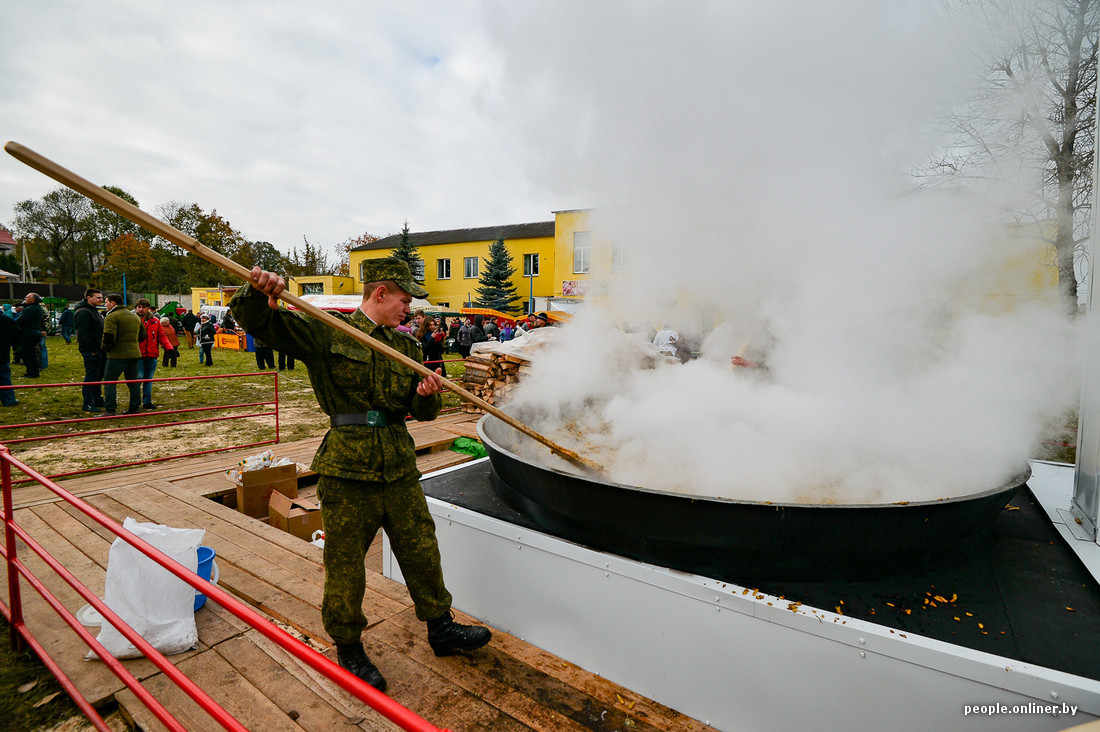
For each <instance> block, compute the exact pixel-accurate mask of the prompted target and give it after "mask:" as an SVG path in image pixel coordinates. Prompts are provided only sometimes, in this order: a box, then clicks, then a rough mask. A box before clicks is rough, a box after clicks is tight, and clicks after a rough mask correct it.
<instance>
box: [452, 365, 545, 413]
mask: <svg viewBox="0 0 1100 732" xmlns="http://www.w3.org/2000/svg"><path fill="white" fill-rule="evenodd" d="M528 368H529V362H528V361H527V360H526V359H523V358H520V357H519V356H512V355H510V354H503V353H489V352H487V351H482V352H480V353H472V354H470V357H469V358H467V359H466V373H465V374H463V376H462V381H461V382H460V383H461V384H462V387H463V388H464V389H466V391H469V392H471V393H472V394H474V395H475V396H479V397H481V398H482V399H484V400H485V401H487V402H489V403H490V404H492V405H493V406H495V407H499V406H501V405H503V404H505V403H506V402H507V400H508V392H510V391H512V390H513V389H515V388H516V385H517V384H518V383H519V379H520V376H521V375H522V374H523V373H524V372H525V371H527V369H528ZM462 409H463V411H466V412H469V413H471V414H479V413H481V412H483V411H484V410H483V409H479V408H478V407H475V406H474V405H472V404H467V403H463V405H462Z"/></svg>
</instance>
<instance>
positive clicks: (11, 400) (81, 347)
mask: <svg viewBox="0 0 1100 732" xmlns="http://www.w3.org/2000/svg"><path fill="white" fill-rule="evenodd" d="M104 308H105V311H104ZM56 322H57V327H58V330H59V332H60V335H61V337H62V338H64V339H65V343H66V344H71V343H72V341H73V338H74V337H75V339H76V344H77V349H78V351H79V353H80V355H81V358H82V359H83V366H84V378H83V382H84V384H85V386H83V387H82V405H81V409H82V410H83V411H85V412H89V413H93V414H99V413H104V414H108V415H110V414H115V413H117V410H118V403H117V388H116V387H117V385H115V384H106V385H103V384H98V383H96V382H101V381H116V380H118V379H125V380H126V381H136V382H138V383H133V384H127V389H128V390H129V396H128V401H127V404H126V408H125V410H124V411H123V414H138V413H140V411H141V410H142V409H145V410H154V409H157V406H156V404H155V403H154V402H153V382H152V381H143V380H146V379H153V378H155V376H156V373H157V368H158V365H159V366H160V367H161V368H176V367H178V365H179V356H180V350H181V348H182V347H183V345H184V344H186V346H187V348H188V350H195V349H196V348H197V350H198V351H199V354H198V360H199V364H201V365H204V366H206V367H210V366H213V365H214V358H213V348H214V345H215V341H216V340H217V335H218V334H219V333H236V332H238V328H237V323H236V321H235V320H234V318H233V314H232V311H231V310H229V309H226V310H225V312H224V313H223V314H222V316H221V318H220V319H216V318H215V317H214V316H212V315H211V314H209V313H207V312H200V313H199V314H198V315H196V314H195V313H194V312H193V311H192V310H188V311H187V312H186V313H185V314H183V315H182V316H177V315H176V314H168V315H162V314H161V313H158V312H157V311H156V310H155V309H154V307H153V305H152V304H151V303H150V302H149V301H148V300H146V299H144V298H142V299H140V300H138V301H137V302H136V303H134V308H133V310H132V311H131V310H129V309H127V308H126V307H124V303H123V299H122V296H121V295H117V294H108V295H104V293H103V292H102V291H101V290H98V289H96V288H89V289H88V290H86V291H85V293H84V298H83V300H82V301H81V302H79V303H77V305H76V306H75V307H73V308H66V309H64V310H62V311H61V313H60V314H59V315H58V317H57V321H56ZM549 324H550V320H549V318H548V316H547V314H546V313H543V312H540V313H532V314H530V315H528V316H527V317H526V318H520V319H517V320H509V319H505V318H497V317H495V316H483V315H467V316H461V317H444V316H442V315H438V314H426V313H425V312H424V311H422V310H417V311H416V312H414V313H409V314H407V315H406V316H404V318H403V320H402V322H401V324H400V325H398V326H397V327H396V328H395V330H397V331H400V332H403V333H406V334H408V335H410V336H411V337H413V338H414V339H416V341H417V342H419V343H420V346H421V349H422V352H423V357H424V362H425V364H427V365H428V366H429V367H431V368H433V369H436V368H438V369H440V372H441V373H442V374H443V375H444V376H446V375H447V371H446V359H447V356H448V355H450V354H457V355H459V356H460V357H462V358H463V359H465V358H467V357H468V356H469V355H470V349H471V348H472V347H473V345H474V344H475V343H482V342H485V341H508V340H511V339H512V338H514V337H515V335H516V334H517V332H519V331H529V330H533V329H535V328H541V327H545V326H547V325H549ZM46 330H47V313H46V311H45V309H44V308H43V306H42V298H41V297H40V296H39V295H38V294H37V293H33V292H32V293H29V294H28V295H27V296H26V297H25V298H24V299H23V301H22V302H21V303H20V304H18V305H15V306H10V305H5V306H4V309H3V313H2V314H0V407H9V406H15V405H17V404H19V400H18V399H17V398H16V396H15V390H13V389H4V388H2V387H4V386H11V384H12V381H11V366H12V365H13V364H22V365H24V366H25V367H26V374H25V376H26V378H30V379H34V378H38V377H39V376H40V374H41V370H42V369H44V368H46V367H47V365H48V353H47V349H46ZM253 345H254V350H255V356H256V368H258V369H260V370H263V369H274V368H276V353H277V362H278V366H277V368H278V370H279V371H284V370H293V369H294V367H295V357H294V354H293V353H291V352H287V351H285V350H278V351H276V349H275V348H273V347H272V346H271V345H270V344H268V343H266V342H265V341H263V340H261V339H259V338H256V337H254V338H253Z"/></svg>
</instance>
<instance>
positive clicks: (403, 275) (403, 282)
mask: <svg viewBox="0 0 1100 732" xmlns="http://www.w3.org/2000/svg"><path fill="white" fill-rule="evenodd" d="M384 280H392V281H393V282H395V283H396V284H397V286H398V287H400V288H401V289H402V290H404V291H405V292H407V293H409V294H410V295H412V296H413V297H427V296H428V291H427V290H425V289H424V288H423V287H421V286H420V285H418V284H416V282H414V281H413V276H412V270H410V269H409V265H408V263H406V262H405V261H404V260H401V259H398V258H397V257H382V258H381V259H368V260H367V261H366V262H364V263H363V282H382V281H384Z"/></svg>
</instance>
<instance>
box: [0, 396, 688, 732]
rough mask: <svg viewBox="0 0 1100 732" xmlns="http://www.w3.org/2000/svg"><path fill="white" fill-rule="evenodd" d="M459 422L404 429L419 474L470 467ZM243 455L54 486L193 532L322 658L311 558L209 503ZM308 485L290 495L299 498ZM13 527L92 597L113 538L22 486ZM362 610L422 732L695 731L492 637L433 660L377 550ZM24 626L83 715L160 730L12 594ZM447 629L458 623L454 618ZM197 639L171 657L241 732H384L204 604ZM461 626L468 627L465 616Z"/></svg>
mask: <svg viewBox="0 0 1100 732" xmlns="http://www.w3.org/2000/svg"><path fill="white" fill-rule="evenodd" d="M470 424H471V417H470V416H469V415H452V416H448V417H444V418H441V419H440V420H437V421H436V422H433V423H426V424H416V423H411V426H410V430H411V432H412V433H413V435H414V438H415V440H416V444H417V448H418V453H419V454H420V456H419V462H420V465H421V470H423V471H425V472H427V471H428V470H434V469H438V468H441V467H445V466H446V465H449V464H457V463H459V462H463V461H465V460H467V459H469V458H468V457H466V456H463V455H460V454H458V453H454V452H451V451H450V450H448V449H447V448H448V447H449V445H450V442H452V441H453V440H454V438H455V437H456V436H457V435H460V434H469V430H470ZM319 443H320V438H316V439H310V440H303V441H300V442H294V443H285V444H281V445H275V446H273V447H272V448H271V449H272V450H273V451H274V452H275V454H276V455H278V456H279V457H289V458H292V459H294V460H297V461H299V462H303V463H306V464H308V463H309V461H310V460H311V459H312V456H313V453H314V451H315V450H316V448H317V446H318V444H319ZM253 450H255V448H252V449H250V450H246V451H243V452H234V453H222V454H218V455H213V456H204V457H201V458H189V459H183V460H179V461H169V462H164V463H157V464H154V465H152V466H149V467H142V468H133V469H129V470H125V471H120V472H114V473H108V474H101V475H95V476H89V477H84V478H80V479H73V480H68V481H65V482H63V483H62V484H61V485H62V486H63V487H65V488H66V489H67V490H69V491H71V492H72V493H74V494H76V495H78V496H80V497H82V498H83V499H84V500H86V501H87V502H88V503H90V504H91V505H93V506H95V507H97V508H99V509H100V510H102V511H103V512H105V513H106V514H108V515H110V516H111V517H112V518H114V519H115V520H116V521H118V522H119V523H121V522H122V520H123V519H124V518H125V517H127V516H132V517H134V518H136V519H138V520H139V521H152V522H156V523H163V524H168V525H171V526H176V527H183V528H202V529H205V530H206V538H205V540H204V542H203V543H204V544H206V545H207V546H210V547H213V548H214V550H215V551H216V552H217V562H218V567H219V569H220V574H221V579H220V586H221V587H222V588H223V589H225V590H227V591H229V592H230V593H232V594H234V595H236V596H237V597H239V598H240V599H241V600H242V601H244V602H246V603H248V604H250V605H252V606H253V607H255V608H257V609H258V610H260V611H261V612H263V613H265V614H266V615H268V616H269V617H270V618H272V620H274V621H276V622H278V623H280V624H282V625H283V626H284V627H286V628H288V629H289V630H290V631H291V632H292V633H296V634H298V635H299V637H300V638H301V639H302V640H303V641H305V642H307V643H310V644H311V645H313V647H315V648H317V649H318V650H320V651H322V652H323V653H325V655H327V656H328V657H329V658H334V655H335V652H334V649H333V648H332V647H331V644H330V641H329V638H328V636H327V635H326V634H325V632H324V629H323V628H322V625H321V611H320V605H321V594H322V583H323V579H324V569H323V567H322V564H321V550H320V549H318V548H316V547H314V546H312V545H311V544H309V543H307V542H305V541H301V540H299V539H296V538H295V537H293V536H291V535H290V534H287V533H284V532H282V531H280V530H278V529H276V528H273V527H271V526H268V525H267V524H266V523H264V522H262V521H259V520H256V519H252V518H249V517H247V516H245V515H244V514H241V513H238V512H237V511H236V510H234V509H233V508H230V507H229V506H226V505H224V504H223V503H220V502H219V501H218V500H214V499H217V498H219V497H221V496H224V495H225V494H227V493H228V492H229V490H228V489H229V487H230V486H229V484H228V482H227V480H226V478H225V476H224V472H225V471H226V470H227V469H228V468H230V467H232V466H234V465H235V464H236V463H237V462H238V461H239V460H240V459H241V458H242V457H243V456H244V455H246V454H249V453H250V452H252V451H253ZM308 491H309V489H308V487H305V488H303V493H306V494H308ZM14 500H15V506H16V509H17V510H16V519H17V521H18V522H19V523H20V525H22V526H24V527H25V528H26V529H27V531H28V532H29V533H30V534H31V535H32V536H34V537H35V539H36V540H37V541H39V542H40V543H41V544H42V545H43V546H44V547H45V548H46V549H47V550H48V551H50V552H51V553H52V554H53V556H55V557H57V558H58V559H59V560H60V561H61V562H62V563H64V565H65V566H66V567H67V568H68V569H69V570H70V571H72V572H73V573H74V574H75V575H76V576H77V577H78V578H79V579H80V580H82V581H83V582H84V583H85V584H86V585H87V586H88V587H90V588H91V589H92V590H93V591H94V592H96V593H98V594H99V595H100V596H102V592H103V587H104V581H105V578H106V567H107V554H108V550H109V548H110V545H111V542H112V541H113V540H114V535H113V534H111V533H110V532H108V531H107V530H105V529H103V528H102V527H100V526H99V525H98V524H96V523H95V522H94V521H92V520H91V519H89V518H88V517H86V516H85V515H84V514H82V513H81V512H80V511H78V510H77V509H76V508H74V507H72V506H70V505H69V504H67V503H65V502H63V501H61V500H60V499H58V498H57V497H56V496H54V494H53V493H51V492H49V491H48V490H46V489H45V488H43V487H41V486H37V485H26V486H23V487H17V488H16V489H15V491H14ZM20 557H21V558H22V559H23V560H24V562H26V563H27V564H28V565H29V566H30V567H31V568H32V569H33V570H34V571H35V573H36V574H38V576H39V577H41V578H43V579H44V581H45V584H46V585H47V586H48V587H49V588H50V589H51V591H53V592H55V593H56V594H57V595H58V597H59V598H61V600H62V601H63V602H64V603H65V605H66V606H67V607H68V608H69V610H70V611H74V612H75V611H76V610H77V609H78V608H80V607H81V606H82V605H83V604H84V601H83V600H82V599H81V598H80V597H79V596H78V595H77V594H76V593H75V592H73V591H72V590H71V589H70V588H69V587H68V586H67V585H65V584H64V583H63V582H62V581H61V580H60V579H58V578H57V577H56V576H54V575H53V573H52V572H50V571H49V570H48V569H46V567H45V566H44V564H43V563H42V562H41V560H39V559H38V558H37V557H36V556H34V555H33V553H32V552H30V551H29V550H27V549H21V552H20ZM366 564H367V568H368V570H370V571H368V573H367V594H366V598H365V599H364V603H363V608H364V612H365V613H366V615H367V618H368V619H369V620H370V622H371V626H370V628H369V629H368V630H367V632H366V633H365V634H364V641H365V643H366V646H367V652H368V653H369V654H370V656H371V658H372V659H373V660H374V661H375V662H376V663H377V664H378V666H379V667H380V668H381V669H382V672H383V673H384V675H385V676H386V678H387V680H388V681H389V694H390V695H391V696H392V697H393V698H394V699H396V700H397V701H398V702H400V703H401V704H403V705H405V706H406V707H408V708H409V709H412V710H413V711H415V712H416V713H418V714H420V715H421V716H423V717H424V718H426V719H427V720H429V721H431V722H432V723H434V724H436V725H438V726H440V727H445V728H450V729H452V730H476V729H492V730H527V729H535V730H625V729H630V730H639V731H644V730H702V729H705V725H703V724H702V723H700V722H698V721H695V720H692V719H689V718H687V717H685V716H683V715H681V714H679V713H678V712H676V711H674V710H671V709H668V708H666V707H663V706H661V705H660V704H657V703H655V702H653V701H651V700H649V699H647V698H645V697H642V696H640V695H638V694H635V693H633V692H631V691H629V690H628V689H625V688H622V687H620V686H618V685H616V684H613V683H611V682H609V681H607V680H605V679H603V678H601V677H599V676H596V675H594V674H591V673H588V672H586V671H584V670H583V669H580V668H578V667H576V666H574V665H572V664H570V663H568V662H565V661H563V660H562V659H560V658H557V657H555V656H553V655H551V654H549V653H546V652H545V651H542V650H540V649H538V648H535V647H533V646H531V645H528V644H526V643H524V642H522V641H520V640H519V639H518V638H515V637H512V636H510V635H508V634H506V633H503V632H501V631H499V630H495V629H494V634H493V641H492V642H491V643H490V644H489V646H487V647H486V648H485V649H482V650H481V651H478V652H477V653H475V654H471V655H470V656H468V657H461V656H456V657H450V658H436V657H435V655H434V654H433V653H432V651H431V649H430V648H429V646H428V643H427V637H426V633H425V630H424V625H423V623H420V622H419V621H417V619H416V617H415V615H414V611H413V607H412V602H411V600H410V599H409V596H408V593H407V591H406V590H405V587H404V586H403V585H401V584H399V583H397V582H394V581H391V580H389V579H386V578H385V577H383V576H382V575H381V574H380V571H381V564H382V562H381V542H380V540H376V542H375V544H374V545H373V546H372V547H371V551H370V553H369V554H368V556H367V558H366ZM0 585H3V590H2V591H3V592H4V597H5V598H6V597H7V586H6V578H5V577H0ZM23 598H24V612H25V616H26V619H27V625H28V627H29V628H30V629H31V630H32V631H33V632H34V634H35V636H36V637H37V638H38V639H39V640H40V641H41V642H42V643H43V645H44V646H45V647H46V649H47V651H48V652H49V653H50V655H51V656H52V657H53V658H54V659H56V660H57V662H58V663H59V665H60V666H61V667H62V669H63V670H64V671H65V672H66V673H67V674H68V675H69V676H70V678H72V679H73V680H74V681H75V682H76V684H77V685H78V687H79V688H80V689H81V690H82V691H83V693H84V694H85V695H86V696H87V697H88V698H89V699H90V700H91V701H92V702H93V704H95V705H96V706H110V705H112V704H117V705H118V707H119V708H120V709H121V710H122V712H123V714H124V715H125V716H126V718H127V719H129V720H130V721H131V722H132V723H134V724H135V725H136V726H138V727H140V728H142V729H149V730H159V729H162V728H163V727H162V725H160V724H159V723H158V722H157V721H156V720H155V719H154V718H153V717H152V715H151V714H150V713H149V712H148V710H146V709H145V708H144V706H142V705H141V704H140V702H138V701H137V700H136V698H135V697H134V695H133V694H132V693H131V692H130V691H129V690H127V689H126V688H125V687H124V686H123V685H122V684H121V682H119V681H118V680H117V679H116V678H115V676H114V675H113V674H112V673H110V671H108V670H107V669H106V667H105V666H104V665H103V664H102V663H99V662H96V661H92V662H86V661H84V660H82V659H83V657H84V654H85V652H86V650H87V649H86V647H85V646H84V645H83V643H81V642H80V640H79V639H78V638H77V636H76V635H75V633H73V632H72V631H71V630H70V629H69V628H68V627H67V626H65V625H64V624H63V623H62V621H61V620H60V619H59V618H58V617H57V615H56V614H55V613H54V612H53V611H52V610H51V609H50V608H49V607H48V606H47V605H46V604H45V602H44V601H42V600H41V599H40V598H39V597H38V596H37V594H36V593H34V591H33V590H31V589H29V588H27V587H26V586H24V589H23ZM459 616H460V620H461V619H463V618H462V616H461V614H459ZM195 619H196V622H197V625H198V629H199V638H200V643H199V645H198V647H197V648H195V649H194V650H191V651H188V652H186V653H182V654H178V655H176V656H172V657H171V658H170V660H171V661H172V662H173V663H175V664H176V665H177V666H178V667H179V668H180V669H182V670H184V671H185V672H186V673H187V674H188V675H189V676H190V677H191V678H192V679H194V680H195V681H196V682H197V683H198V684H199V685H200V686H201V687H202V688H203V689H204V690H206V691H207V693H209V694H210V695H211V696H212V697H213V698H214V699H215V700H216V701H217V702H218V703H220V704H221V705H223V706H224V707H225V708H226V709H228V710H229V711H230V712H231V713H232V714H234V715H235V716H237V718H238V719H240V720H241V722H242V723H243V724H245V725H246V726H247V727H249V728H250V729H254V730H299V729H304V730H324V731H325V732H331V730H333V729H344V728H347V727H346V726H348V725H350V726H357V727H359V728H360V729H364V730H392V729H396V727H395V726H394V725H392V724H391V723H390V722H388V721H387V720H385V719H383V718H382V717H380V716H379V715H378V714H376V713H375V712H374V711H373V710H371V709H370V708H369V707H367V706H366V705H364V704H362V703H361V702H359V701H358V700H356V699H354V698H353V697H351V696H350V695H348V694H347V693H345V692H343V691H342V690H341V689H339V688H338V687H337V686H335V685H334V684H332V683H331V682H329V681H327V680H326V679H325V678H324V677H322V676H320V675H318V674H317V673H316V672H314V671H313V670H312V669H309V668H308V667H306V666H304V665H303V664H301V663H300V662H298V661H296V660H295V659H294V658H292V657H291V656H289V655H288V654H286V653H285V652H284V651H282V650H281V649H279V648H278V647H277V646H275V645H274V644H273V643H271V642H270V641H268V640H267V639H266V638H264V637H263V636H261V635H260V634H258V633H257V632H256V631H254V630H251V629H250V628H248V627H247V626H245V625H244V624H243V623H241V622H240V621H239V620H237V619H236V618H235V617H234V616H232V615H230V614H229V613H227V612H226V611H224V610H223V609H221V608H220V607H218V606H217V605H216V604H214V603H213V602H208V603H207V604H206V606H205V607H203V608H202V609H201V610H199V611H198V612H197V613H196V614H195ZM466 620H467V621H469V619H468V618H467V619H466ZM125 664H126V666H127V667H128V668H129V670H130V671H131V672H132V673H133V674H134V675H135V676H136V677H137V678H138V679H140V680H141V681H142V683H143V685H144V686H145V687H146V688H148V689H150V690H151V691H152V692H153V693H154V695H155V696H156V697H157V698H158V699H159V700H160V701H161V702H162V703H164V704H165V705H166V706H167V707H168V708H169V709H170V710H171V711H172V712H173V713H174V714H176V715H177V717H178V718H180V719H181V720H182V722H183V724H184V726H186V727H187V729H189V730H208V729H209V730H213V729H219V728H218V727H217V726H216V725H215V724H214V723H213V722H212V721H211V720H210V719H209V717H208V716H207V715H206V714H205V713H204V712H202V711H200V710H199V709H198V707H197V705H195V704H194V702H192V701H191V700H190V699H188V698H187V697H185V696H184V695H183V694H182V693H181V692H179V691H178V689H176V688H175V687H174V686H172V685H171V684H170V683H169V682H168V680H167V679H166V678H165V677H164V676H163V674H161V673H160V672H159V671H157V669H156V668H155V667H154V666H153V665H152V664H151V663H150V662H148V661H146V660H144V659H138V660H133V661H126V662H125Z"/></svg>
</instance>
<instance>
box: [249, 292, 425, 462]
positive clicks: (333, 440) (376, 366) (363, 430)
mask: <svg viewBox="0 0 1100 732" xmlns="http://www.w3.org/2000/svg"><path fill="white" fill-rule="evenodd" d="M229 306H230V307H231V308H232V309H233V314H234V315H235V316H236V318H237V322H238V323H239V324H240V325H241V327H242V328H244V329H245V331H246V332H248V333H250V334H252V336H253V338H259V339H261V340H262V341H263V342H264V343H266V344H268V345H270V346H272V347H274V348H276V349H278V350H280V351H284V352H286V353H287V354H288V355H291V356H293V357H294V358H296V359H298V360H300V361H303V362H305V364H306V367H307V369H308V370H309V380H310V382H311V383H312V384H313V391H314V394H315V395H316V396H317V402H318V404H320V405H321V409H322V410H324V412H325V413H326V414H328V415H330V416H331V415H334V414H346V413H363V412H369V411H382V412H385V413H386V414H387V418H388V422H389V423H388V424H387V425H386V426H385V427H370V426H367V425H348V426H343V427H333V428H332V429H330V430H329V432H328V434H327V435H325V439H324V441H322V442H321V447H320V448H319V449H318V450H317V455H316V456H314V458H313V466H312V467H313V470H315V471H316V472H318V473H320V474H321V475H331V476H335V477H338V478H348V479H351V480H368V481H385V482H393V481H399V480H407V479H410V478H419V477H420V472H419V471H418V470H417V469H416V453H415V451H414V447H413V439H412V436H411V435H409V431H408V430H407V429H406V428H405V423H404V419H403V417H404V416H405V415H406V414H409V413H411V414H412V416H413V417H415V418H416V419H417V420H419V421H421V422H424V421H428V420H432V419H435V417H436V415H437V414H439V408H440V406H441V405H442V399H441V397H440V396H439V394H433V395H432V396H430V397H422V396H420V395H419V394H417V393H416V386H417V384H419V383H420V376H419V375H418V374H417V373H416V372H414V371H413V370H412V369H409V368H408V367H406V366H402V365H401V364H399V363H396V362H395V361H392V360H391V359H389V358H387V357H386V356H383V355H382V354H380V353H377V352H375V351H373V350H371V349H369V348H367V347H366V346H364V345H362V344H361V343H358V342H357V341H355V340H353V339H351V338H349V337H348V336H346V335H344V334H343V333H340V332H339V331H337V330H335V329H334V328H330V327H329V326H327V325H324V324H323V323H318V322H317V321H315V320H313V319H312V318H310V317H309V316H307V315H305V314H303V313H298V312H293V311H289V310H283V309H280V310H272V309H271V308H270V307H268V305H267V297H266V296H265V295H263V294H261V293H258V292H255V291H254V290H252V288H251V287H250V286H249V285H245V286H243V287H241V288H240V289H239V290H237V292H236V294H235V295H234V296H233V299H232V300H230V302H229ZM334 315H335V316H336V317H338V318H341V319H342V320H344V321H345V322H347V323H349V324H351V325H352V326H353V327H355V328H358V329H359V330H361V331H363V332H364V333H367V334H368V335H371V336H373V337H374V338H377V339H378V340H380V341H382V342H383V343H385V344H386V345H388V346H390V347H391V348H393V349H395V350H397V351H400V352H401V353H403V354H405V355H406V356H408V357H410V358H412V359H414V360H416V361H420V362H421V363H423V360H424V358H423V355H422V354H421V351H420V344H419V343H417V341H416V339H415V338H412V337H411V336H408V335H405V334H404V333H401V332H399V331H396V330H394V329H393V328H387V327H385V326H381V325H377V324H375V323H374V322H372V321H371V320H370V318H368V317H367V316H366V315H364V314H363V311H362V310H358V309H357V310H356V311H355V312H354V313H352V314H350V315H342V314H340V313H334Z"/></svg>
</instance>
